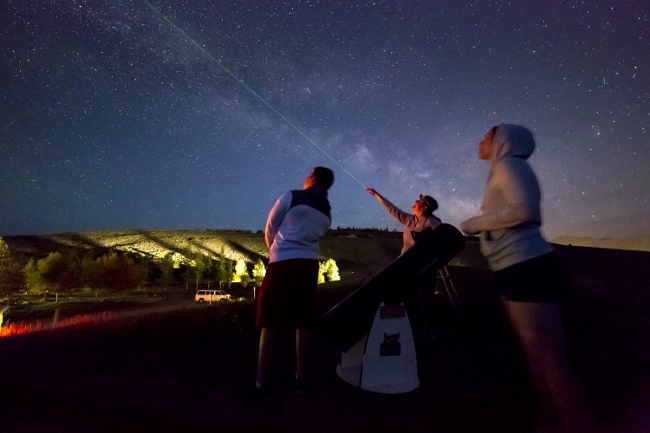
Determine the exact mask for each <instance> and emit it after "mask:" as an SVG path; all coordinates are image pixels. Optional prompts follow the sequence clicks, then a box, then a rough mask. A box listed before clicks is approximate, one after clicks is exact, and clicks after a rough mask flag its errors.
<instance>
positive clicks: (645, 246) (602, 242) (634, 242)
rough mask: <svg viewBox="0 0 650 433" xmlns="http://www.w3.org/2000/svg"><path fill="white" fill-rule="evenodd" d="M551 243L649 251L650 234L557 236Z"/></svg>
mask: <svg viewBox="0 0 650 433" xmlns="http://www.w3.org/2000/svg"><path fill="white" fill-rule="evenodd" d="M553 243H556V244H562V245H573V246H579V247H591V248H608V249H614V250H634V251H650V235H645V236H633V237H624V238H589V237H580V236H559V237H557V238H555V239H553Z"/></svg>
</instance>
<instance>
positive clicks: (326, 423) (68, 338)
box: [0, 256, 650, 433]
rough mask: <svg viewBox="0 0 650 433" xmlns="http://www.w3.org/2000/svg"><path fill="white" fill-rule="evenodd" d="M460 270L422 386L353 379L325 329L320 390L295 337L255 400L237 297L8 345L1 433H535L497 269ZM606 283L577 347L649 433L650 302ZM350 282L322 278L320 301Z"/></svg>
mask: <svg viewBox="0 0 650 433" xmlns="http://www.w3.org/2000/svg"><path fill="white" fill-rule="evenodd" d="M583 257H584V256H583ZM452 277H453V278H454V283H455V284H456V288H457V289H458V291H459V293H460V294H461V296H462V298H463V308H462V309H461V310H460V312H459V313H458V314H455V313H454V312H453V310H451V309H445V308H443V309H442V313H441V318H442V327H441V332H440V336H439V338H438V339H436V340H435V341H434V342H431V341H429V340H428V339H427V338H425V335H424V333H423V332H422V328H421V326H419V324H418V318H417V317H415V316H414V317H413V322H414V323H413V329H414V334H415V340H416V347H417V355H418V370H419V378H420V386H419V388H418V389H416V390H415V391H413V392H410V393H406V394H396V395H389V394H376V393H370V392H367V391H363V390H360V389H358V388H355V387H353V386H351V385H349V384H347V383H345V382H343V381H342V380H341V379H340V378H338V376H337V375H336V372H335V368H336V366H337V365H338V363H339V361H340V352H339V351H338V349H337V348H336V347H335V346H334V345H333V344H332V343H331V342H330V341H329V340H328V339H327V338H325V337H324V336H316V338H315V354H316V356H315V357H314V358H315V362H314V381H315V387H314V389H313V391H312V392H311V393H309V394H306V395H297V394H295V393H294V392H293V391H292V390H291V389H290V387H289V384H290V379H291V375H292V362H291V361H290V359H291V356H290V355H291V344H290V343H291V342H289V341H287V343H286V344H285V346H284V352H283V353H281V354H279V356H278V366H277V377H278V380H277V382H276V391H275V393H274V394H273V395H272V396H271V397H270V398H267V399H263V400H255V401H249V400H246V399H243V398H242V397H241V389H242V387H244V386H246V385H249V384H251V383H252V381H253V379H254V376H255V369H256V362H257V361H256V356H257V338H258V333H257V330H256V329H255V328H254V326H253V315H254V305H253V303H252V302H248V303H237V304H235V303H232V304H228V305H217V306H204V307H203V308H198V309H191V310H184V311H177V312H166V313H158V314H155V315H149V316H143V317H140V318H138V317H132V318H129V319H127V320H125V321H122V322H119V323H113V324H108V325H101V326H99V325H98V326H92V327H79V328H76V329H65V330H63V329H62V330H59V331H52V332H46V333H39V334H33V335H26V336H16V337H11V338H7V339H4V340H2V341H0V371H1V372H2V373H1V377H2V382H0V389H1V391H2V394H1V395H2V397H1V399H2V403H1V404H0V432H6V433H12V432H14V433H31V432H51V433H57V432H66V433H76V432H80V433H81V432H84V433H86V432H120V433H122V432H336V433H341V432H366V431H371V432H396V431H399V432H450V433H487V432H495V433H496V432H499V433H509V432H512V433H515V432H517V433H519V432H530V431H532V430H533V428H534V427H535V425H536V421H537V420H538V418H539V414H538V409H537V404H536V400H535V395H534V392H533V389H532V384H531V382H530V378H529V376H528V372H527V369H526V365H525V362H524V360H523V358H522V355H521V353H520V352H519V350H518V348H517V345H516V343H515V341H514V338H513V336H512V334H511V332H510V330H509V326H508V323H507V321H506V320H505V317H504V316H503V314H502V312H501V310H500V308H499V305H498V301H497V300H496V299H495V298H494V297H492V296H490V295H489V293H488V292H489V285H490V277H489V274H488V273H486V272H479V271H476V270H470V269H463V268H458V269H454V270H453V271H452ZM598 281H601V280H598ZM599 284H600V285H598V286H597V287H595V286H594V287H595V288H594V287H591V286H589V287H591V288H589V289H588V290H587V289H580V290H579V291H578V292H577V293H576V296H575V297H574V300H573V301H572V302H571V303H570V304H569V305H567V307H566V328H567V338H568V345H569V353H570V356H571V359H572V362H573V365H574V366H575V369H576V371H577V373H578V375H579V377H580V379H581V380H582V382H583V383H584V385H585V388H586V390H587V392H588V394H589V396H590V397H591V399H592V401H593V404H594V407H595V409H596V413H597V414H598V417H599V421H600V423H601V425H602V426H603V427H605V428H606V430H605V431H610V432H612V433H647V432H649V431H650V410H649V409H650V367H649V366H650V363H649V362H648V361H649V360H650V356H649V351H648V340H647V338H646V337H647V335H648V333H647V330H648V329H650V327H649V326H648V319H647V313H643V314H642V313H639V311H647V304H645V308H641V307H640V306H639V305H628V304H625V305H621V304H619V305H615V304H613V303H612V302H611V299H610V298H608V297H606V296H604V295H602V293H601V292H603V291H605V292H608V290H610V289H609V286H607V287H605V286H603V284H602V282H601V283H599ZM608 284H609V283H608ZM640 284H641V285H642V286H643V284H645V282H644V281H641V282H640ZM326 286H327V285H326ZM584 287H587V286H584ZM596 289H597V290H596ZM346 290H347V291H349V287H343V286H341V285H338V286H337V285H333V286H330V287H323V289H321V296H320V308H321V310H323V311H326V310H327V309H328V308H329V307H331V306H332V305H334V304H335V303H336V302H338V300H340V299H342V297H343V296H344V295H345V292H346ZM599 293H601V294H600V295H599ZM644 296H645V297H642V298H638V297H637V298H636V299H637V301H636V303H637V304H638V302H641V303H642V304H643V303H644V302H646V301H647V299H648V297H647V295H644ZM443 307H444V304H443ZM631 312H632V313H631Z"/></svg>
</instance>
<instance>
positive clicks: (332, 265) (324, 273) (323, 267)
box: [318, 259, 341, 284]
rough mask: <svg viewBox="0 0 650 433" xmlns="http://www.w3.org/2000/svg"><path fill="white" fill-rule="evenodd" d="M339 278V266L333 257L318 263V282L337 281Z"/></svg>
mask: <svg viewBox="0 0 650 433" xmlns="http://www.w3.org/2000/svg"><path fill="white" fill-rule="evenodd" d="M340 279H341V277H340V276H339V268H338V266H337V265H336V261H334V259H327V260H326V261H324V262H320V263H319V267H318V284H322V283H324V282H326V281H339V280H340Z"/></svg>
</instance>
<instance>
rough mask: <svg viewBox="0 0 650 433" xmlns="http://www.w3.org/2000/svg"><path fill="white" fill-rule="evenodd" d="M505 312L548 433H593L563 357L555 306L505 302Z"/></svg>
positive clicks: (581, 396) (585, 403)
mask: <svg viewBox="0 0 650 433" xmlns="http://www.w3.org/2000/svg"><path fill="white" fill-rule="evenodd" d="M504 307H505V310H506V312H507V314H508V317H509V318H510V323H511V324H512V327H513V330H514V332H515V334H516V336H517V338H518V340H519V342H520V344H521V347H522V349H523V351H524V353H525V354H526V358H527V359H528V364H529V366H530V370H531V374H532V376H533V380H534V382H535V385H536V387H537V390H538V394H539V399H540V404H541V406H542V412H543V416H544V427H545V428H546V429H547V430H548V431H561V432H571V433H579V432H585V433H586V432H593V431H594V429H595V427H594V426H595V424H594V420H593V414H592V412H591V407H590V404H589V401H588V399H587V396H586V394H585V392H584V390H583V388H582V385H581V384H580V382H579V380H578V378H577V377H576V375H575V373H574V372H573V369H572V368H571V366H570V365H569V361H568V358H567V355H566V350H565V343H564V332H563V329H562V318H561V314H560V305H559V303H557V302H541V303H534V302H514V301H505V302H504Z"/></svg>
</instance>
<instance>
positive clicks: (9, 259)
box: [0, 237, 25, 295]
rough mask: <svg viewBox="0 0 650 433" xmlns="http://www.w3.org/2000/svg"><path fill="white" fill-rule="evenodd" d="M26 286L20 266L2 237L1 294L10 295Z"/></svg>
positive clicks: (0, 251) (0, 252)
mask: <svg viewBox="0 0 650 433" xmlns="http://www.w3.org/2000/svg"><path fill="white" fill-rule="evenodd" d="M24 286H25V278H24V276H23V272H22V269H21V266H20V264H19V263H18V261H17V260H15V259H14V258H13V256H12V255H11V252H10V251H9V245H7V244H6V243H5V241H4V239H2V238H1V237H0V293H1V294H3V295H9V294H11V293H14V292H17V291H18V290H20V289H22V288H23V287H24Z"/></svg>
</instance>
